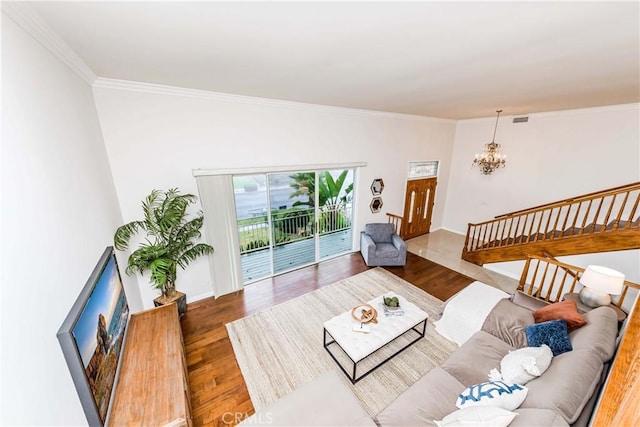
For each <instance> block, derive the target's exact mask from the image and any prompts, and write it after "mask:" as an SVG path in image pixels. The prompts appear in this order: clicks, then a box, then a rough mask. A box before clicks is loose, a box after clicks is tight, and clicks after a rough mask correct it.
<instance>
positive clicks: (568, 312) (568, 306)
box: [533, 300, 587, 332]
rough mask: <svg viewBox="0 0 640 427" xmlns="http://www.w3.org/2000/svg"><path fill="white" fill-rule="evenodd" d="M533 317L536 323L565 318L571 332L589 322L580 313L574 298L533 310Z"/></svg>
mask: <svg viewBox="0 0 640 427" xmlns="http://www.w3.org/2000/svg"><path fill="white" fill-rule="evenodd" d="M533 318H534V319H535V321H536V323H542V322H546V321H549V320H557V319H564V320H565V321H566V322H567V330H568V331H569V332H571V331H573V330H576V329H578V328H580V327H582V326H584V325H586V323H587V321H586V319H585V318H584V317H583V316H582V314H580V313H578V306H577V305H576V302H575V301H573V300H567V301H559V302H554V303H553V304H550V305H548V306H546V307H542V308H539V309H537V310H536V311H534V312H533Z"/></svg>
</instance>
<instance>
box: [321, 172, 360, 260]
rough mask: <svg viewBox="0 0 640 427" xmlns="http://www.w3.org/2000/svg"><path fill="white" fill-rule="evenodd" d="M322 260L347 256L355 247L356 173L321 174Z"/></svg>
mask: <svg viewBox="0 0 640 427" xmlns="http://www.w3.org/2000/svg"><path fill="white" fill-rule="evenodd" d="M318 184H319V185H318V212H317V218H318V245H319V255H320V256H319V258H320V259H323V258H329V257H332V256H334V255H337V254H341V253H345V252H348V251H350V250H351V247H352V244H353V243H352V242H353V239H352V228H351V224H352V220H353V203H352V198H353V170H352V169H345V170H325V171H320V172H318Z"/></svg>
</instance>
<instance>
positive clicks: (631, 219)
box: [625, 192, 640, 228]
mask: <svg viewBox="0 0 640 427" xmlns="http://www.w3.org/2000/svg"><path fill="white" fill-rule="evenodd" d="M638 203H640V192H638V195H637V196H636V202H635V203H634V204H633V209H631V213H630V214H629V220H628V221H627V225H626V227H625V228H631V224H633V221H634V220H635V218H634V217H635V215H636V211H637V210H638Z"/></svg>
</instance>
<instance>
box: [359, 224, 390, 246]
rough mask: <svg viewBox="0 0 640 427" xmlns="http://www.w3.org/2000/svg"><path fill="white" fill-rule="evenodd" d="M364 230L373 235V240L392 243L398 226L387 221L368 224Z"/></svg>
mask: <svg viewBox="0 0 640 427" xmlns="http://www.w3.org/2000/svg"><path fill="white" fill-rule="evenodd" d="M364 232H365V233H366V234H368V235H369V236H371V238H372V239H373V241H374V242H375V243H376V244H377V243H391V236H392V235H393V233H395V232H396V227H395V226H394V225H393V224H391V223H387V222H380V223H372V224H366V225H365V226H364Z"/></svg>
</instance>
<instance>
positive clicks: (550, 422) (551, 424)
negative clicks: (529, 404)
mask: <svg viewBox="0 0 640 427" xmlns="http://www.w3.org/2000/svg"><path fill="white" fill-rule="evenodd" d="M513 412H515V413H516V414H518V415H517V416H516V418H515V419H514V420H513V422H512V423H511V424H509V427H531V426H545V427H569V424H567V422H566V421H565V420H564V418H562V417H561V416H560V415H558V413H557V412H555V411H552V410H550V409H539V408H522V407H520V408H518V409H516V410H514V411H513Z"/></svg>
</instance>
